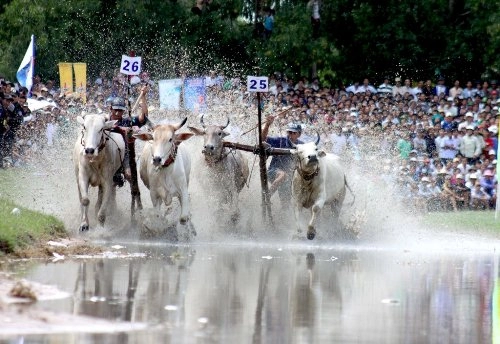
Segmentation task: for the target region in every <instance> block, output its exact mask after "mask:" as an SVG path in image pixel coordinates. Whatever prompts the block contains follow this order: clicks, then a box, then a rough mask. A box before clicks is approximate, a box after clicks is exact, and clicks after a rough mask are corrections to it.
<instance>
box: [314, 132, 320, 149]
mask: <svg viewBox="0 0 500 344" xmlns="http://www.w3.org/2000/svg"><path fill="white" fill-rule="evenodd" d="M316 135H318V139H317V140H316V143H315V145H316V146H317V145H318V143H319V139H320V136H319V131H317V132H316Z"/></svg>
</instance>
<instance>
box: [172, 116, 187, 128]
mask: <svg viewBox="0 0 500 344" xmlns="http://www.w3.org/2000/svg"><path fill="white" fill-rule="evenodd" d="M187 119H188V118H187V117H185V118H184V120H183V121H182V122H181V123H179V124H177V125H176V126H175V130H179V129H180V128H182V126H183V125H184V124H186V122H187Z"/></svg>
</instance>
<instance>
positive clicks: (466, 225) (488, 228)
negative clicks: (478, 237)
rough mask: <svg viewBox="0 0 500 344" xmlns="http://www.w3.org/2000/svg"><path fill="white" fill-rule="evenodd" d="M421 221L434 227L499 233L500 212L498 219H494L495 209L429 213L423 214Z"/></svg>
mask: <svg viewBox="0 0 500 344" xmlns="http://www.w3.org/2000/svg"><path fill="white" fill-rule="evenodd" d="M423 222H424V223H425V224H426V225H429V226H433V227H435V228H443V229H461V230H468V231H471V232H475V231H477V232H483V233H484V232H486V233H496V234H499V235H500V212H499V214H498V219H497V220H495V211H493V210H488V211H458V212H451V211H450V212H436V213H429V214H427V215H425V217H424V218H423Z"/></svg>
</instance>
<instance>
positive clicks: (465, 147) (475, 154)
mask: <svg viewBox="0 0 500 344" xmlns="http://www.w3.org/2000/svg"><path fill="white" fill-rule="evenodd" d="M465 132H466V134H465V136H464V137H463V138H462V142H461V143H460V153H461V154H462V155H463V156H464V157H466V158H467V163H468V164H469V165H472V164H474V163H475V162H476V160H477V159H478V158H479V156H480V155H481V149H482V148H481V145H480V144H479V141H478V140H477V138H476V137H475V136H474V135H473V133H474V127H472V126H469V127H467V128H466V131H465Z"/></svg>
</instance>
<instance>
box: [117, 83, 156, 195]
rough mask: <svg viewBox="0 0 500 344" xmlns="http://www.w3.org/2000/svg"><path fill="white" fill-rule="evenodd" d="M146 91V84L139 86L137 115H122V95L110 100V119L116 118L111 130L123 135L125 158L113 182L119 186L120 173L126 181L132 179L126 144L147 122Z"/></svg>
mask: <svg viewBox="0 0 500 344" xmlns="http://www.w3.org/2000/svg"><path fill="white" fill-rule="evenodd" d="M147 93H148V85H144V86H142V88H141V93H140V95H139V99H138V102H140V105H141V113H140V114H139V116H132V114H130V115H129V116H128V117H125V118H124V117H123V114H124V112H125V111H126V110H127V106H126V104H125V99H124V98H122V97H115V98H113V100H112V101H111V107H110V111H111V114H110V117H109V119H110V120H116V121H118V122H116V125H115V127H114V128H113V129H112V130H111V131H113V132H116V133H120V134H121V135H122V137H123V141H124V142H125V147H126V148H125V158H124V159H123V164H122V168H120V169H119V170H118V171H116V173H115V175H114V177H113V182H114V183H115V185H117V186H119V187H121V186H123V183H124V178H123V176H122V173H123V174H124V176H125V179H126V180H127V181H128V182H131V179H132V171H131V170H130V163H129V154H130V152H129V149H128V148H127V147H128V144H129V143H131V142H134V141H135V139H134V138H133V137H132V134H133V132H134V131H137V130H138V129H139V128H140V127H142V126H144V125H145V124H146V123H147V122H148V118H147V115H148V104H147V101H146V95H147Z"/></svg>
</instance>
